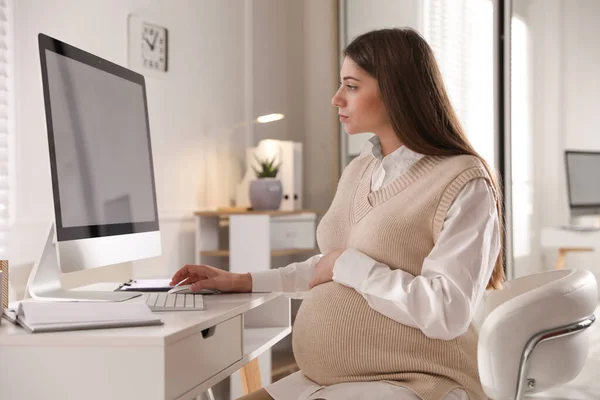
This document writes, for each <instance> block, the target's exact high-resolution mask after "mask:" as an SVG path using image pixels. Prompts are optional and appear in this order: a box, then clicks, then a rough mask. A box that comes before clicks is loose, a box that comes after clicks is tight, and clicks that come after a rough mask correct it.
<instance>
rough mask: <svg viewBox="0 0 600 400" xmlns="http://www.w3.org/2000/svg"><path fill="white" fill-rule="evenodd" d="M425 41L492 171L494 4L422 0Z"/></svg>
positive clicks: (469, 0) (483, 0)
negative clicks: (423, 0) (432, 52)
mask: <svg viewBox="0 0 600 400" xmlns="http://www.w3.org/2000/svg"><path fill="white" fill-rule="evenodd" d="M423 17H424V21H423V26H424V36H425V39H426V40H427V42H428V43H429V45H430V46H431V47H432V49H433V51H434V54H435V57H436V60H437V62H438V65H439V67H440V70H441V73H442V76H443V79H444V84H445V85H446V90H447V91H448V96H449V97H450V100H451V102H452V105H453V106H454V109H455V111H456V113H457V114H458V118H459V119H460V122H461V123H462V125H463V128H464V129H465V132H466V134H467V137H468V138H469V140H470V141H471V143H472V144H473V146H474V147H475V149H476V150H477V151H478V152H479V153H480V154H481V155H482V156H483V157H484V158H485V159H486V160H487V161H488V162H489V163H490V165H491V166H492V167H493V166H494V161H495V160H494V143H495V139H494V103H493V101H494V87H493V82H494V81H493V73H494V72H493V70H494V68H493V47H494V46H493V28H492V27H493V4H492V1H491V0H426V1H425V2H424V12H423Z"/></svg>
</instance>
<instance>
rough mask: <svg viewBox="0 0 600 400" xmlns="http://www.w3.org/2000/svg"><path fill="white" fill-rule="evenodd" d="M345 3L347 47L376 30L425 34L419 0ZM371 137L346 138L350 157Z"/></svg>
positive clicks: (362, 0) (364, 0)
mask: <svg viewBox="0 0 600 400" xmlns="http://www.w3.org/2000/svg"><path fill="white" fill-rule="evenodd" d="M345 3H346V6H345V28H346V29H345V31H346V32H345V35H344V37H343V43H345V44H344V46H346V45H348V44H350V42H352V40H354V39H355V38H356V37H357V36H359V35H361V34H363V33H366V32H369V31H372V30H374V29H384V28H402V27H411V28H414V29H416V30H418V31H419V32H423V2H422V1H420V0H402V1H398V0H377V1H372V0H346V2H345ZM338 80H339V78H338ZM342 134H343V135H345V133H343V132H342ZM371 136H372V134H371V133H362V134H358V135H349V136H347V152H348V154H349V155H351V156H355V155H358V154H360V151H361V150H362V148H363V145H364V143H365V142H366V141H367V140H368V139H369V138H370V137H371Z"/></svg>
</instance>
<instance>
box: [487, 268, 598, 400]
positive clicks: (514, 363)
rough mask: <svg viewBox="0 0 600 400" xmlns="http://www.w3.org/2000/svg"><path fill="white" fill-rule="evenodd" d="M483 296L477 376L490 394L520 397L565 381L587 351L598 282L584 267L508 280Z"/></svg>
mask: <svg viewBox="0 0 600 400" xmlns="http://www.w3.org/2000/svg"><path fill="white" fill-rule="evenodd" d="M504 285H505V286H504V289H503V290H499V291H494V292H492V293H491V294H490V295H489V296H488V297H487V299H486V300H485V311H484V313H485V318H484V320H483V325H482V326H481V329H480V332H479V344H478V364H479V375H480V378H481V383H482V385H483V389H484V391H485V393H486V394H487V396H489V397H490V398H492V399H494V400H506V399H518V400H521V399H523V397H524V396H525V394H528V395H529V394H533V393H537V392H541V391H545V390H548V389H550V388H551V387H555V386H559V385H563V384H565V383H567V382H569V381H571V380H573V379H574V378H575V377H576V376H577V375H578V374H579V372H580V371H581V369H582V367H583V364H584V362H585V359H586V358H587V354H588V350H589V340H590V338H589V332H588V331H587V328H588V327H589V326H590V325H591V324H592V323H593V322H594V320H595V317H594V314H593V312H594V310H595V309H596V306H597V304H598V286H597V283H596V279H595V278H594V275H592V273H590V272H589V271H583V270H568V269H563V270H554V271H548V272H542V273H538V274H533V275H528V276H524V277H522V278H518V279H514V280H512V281H508V282H506V283H505V284H504Z"/></svg>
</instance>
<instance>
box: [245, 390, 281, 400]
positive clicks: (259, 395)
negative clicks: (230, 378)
mask: <svg viewBox="0 0 600 400" xmlns="http://www.w3.org/2000/svg"><path fill="white" fill-rule="evenodd" d="M238 400H273V398H272V397H271V396H269V393H267V391H266V390H265V389H258V390H256V391H254V392H252V393H249V394H247V395H245V396H242V397H240V398H239V399H238Z"/></svg>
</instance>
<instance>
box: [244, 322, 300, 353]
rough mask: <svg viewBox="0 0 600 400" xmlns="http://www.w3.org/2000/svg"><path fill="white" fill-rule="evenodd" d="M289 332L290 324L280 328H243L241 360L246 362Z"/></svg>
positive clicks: (290, 330)
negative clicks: (242, 355)
mask: <svg viewBox="0 0 600 400" xmlns="http://www.w3.org/2000/svg"><path fill="white" fill-rule="evenodd" d="M291 332H292V327H291V326H288V327H280V328H245V329H244V357H243V361H245V362H248V361H251V360H253V359H255V358H256V357H258V356H259V355H261V354H262V353H264V352H265V351H266V350H267V349H270V348H271V347H272V346H273V345H274V344H275V343H277V342H279V341H280V340H281V339H283V338H284V337H286V336H287V335H289V334H290V333H291Z"/></svg>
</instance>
